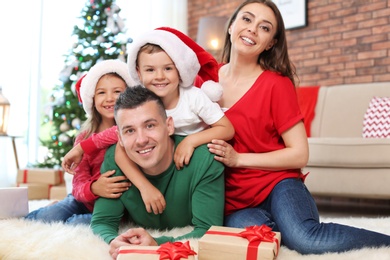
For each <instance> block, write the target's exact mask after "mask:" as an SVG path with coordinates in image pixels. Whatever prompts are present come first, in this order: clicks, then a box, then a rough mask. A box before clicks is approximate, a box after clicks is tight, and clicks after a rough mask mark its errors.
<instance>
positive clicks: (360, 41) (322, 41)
mask: <svg viewBox="0 0 390 260" xmlns="http://www.w3.org/2000/svg"><path fill="white" fill-rule="evenodd" d="M242 2H243V1H242V0H188V33H189V35H190V36H191V37H192V38H193V39H196V34H197V26H198V21H199V18H200V17H202V16H229V15H231V14H232V13H233V11H234V9H235V8H236V7H237V6H238V5H239V4H240V3H242ZM287 40H288V45H289V54H290V58H291V60H292V61H293V62H294V64H295V66H296V67H297V73H298V76H299V78H300V85H301V86H309V85H321V86H329V85H336V84H351V83H366V82H383V81H390V1H388V0H308V26H307V27H305V28H302V29H295V30H289V31H287Z"/></svg>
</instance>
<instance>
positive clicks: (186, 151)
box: [173, 138, 195, 170]
mask: <svg viewBox="0 0 390 260" xmlns="http://www.w3.org/2000/svg"><path fill="white" fill-rule="evenodd" d="M186 140H187V138H184V139H183V141H181V142H180V143H179V145H178V146H177V147H176V150H175V154H174V155H173V160H174V161H175V165H176V168H177V169H178V170H180V169H181V168H183V167H184V165H188V164H189V163H190V159H191V156H192V154H193V153H194V150H195V148H194V146H193V145H192V144H190V143H189V142H186Z"/></svg>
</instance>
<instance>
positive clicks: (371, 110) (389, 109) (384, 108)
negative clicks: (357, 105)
mask: <svg viewBox="0 0 390 260" xmlns="http://www.w3.org/2000/svg"><path fill="white" fill-rule="evenodd" d="M363 137H366V138H390V97H373V98H372V99H371V101H370V104H369V106H368V109H367V111H366V114H365V115H364V121H363Z"/></svg>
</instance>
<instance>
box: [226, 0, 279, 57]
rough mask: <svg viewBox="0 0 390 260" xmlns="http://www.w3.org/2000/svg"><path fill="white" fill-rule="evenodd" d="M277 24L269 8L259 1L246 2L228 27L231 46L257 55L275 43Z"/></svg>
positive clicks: (239, 50)
mask: <svg viewBox="0 0 390 260" xmlns="http://www.w3.org/2000/svg"><path fill="white" fill-rule="evenodd" d="M277 26H278V25H277V22H276V18H275V14H274V13H273V11H272V9H271V8H269V7H268V6H266V5H264V4H259V3H252V4H248V5H246V6H244V7H243V8H242V9H241V10H240V11H239V12H238V14H237V18H236V20H235V21H234V22H233V23H232V24H231V26H230V27H229V34H230V40H231V42H232V48H233V49H234V50H236V51H238V52H240V53H242V54H251V55H256V56H258V55H259V54H260V53H262V52H263V51H264V50H269V49H270V48H272V46H273V45H274V44H275V43H276V40H275V39H274V35H275V33H276V30H277Z"/></svg>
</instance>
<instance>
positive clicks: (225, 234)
mask: <svg viewBox="0 0 390 260" xmlns="http://www.w3.org/2000/svg"><path fill="white" fill-rule="evenodd" d="M280 242H281V235H280V233H279V232H273V231H272V230H271V228H269V227H268V226H266V225H262V226H251V227H247V228H245V229H241V228H230V227H219V226H212V227H211V228H210V229H209V230H208V231H207V232H206V234H205V235H204V236H203V237H202V238H201V239H200V240H199V242H198V247H199V249H198V259H199V260H265V259H267V260H268V259H275V258H276V256H277V255H278V251H279V248H280Z"/></svg>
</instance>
